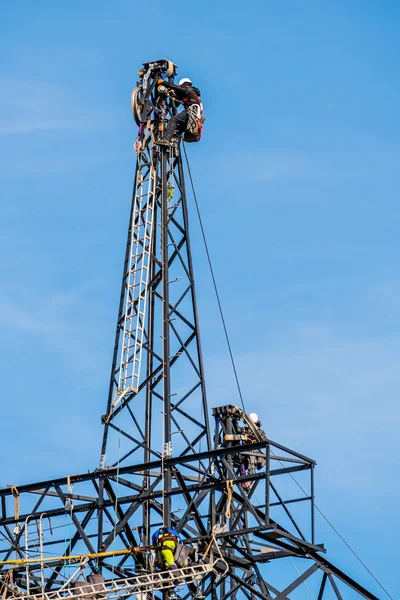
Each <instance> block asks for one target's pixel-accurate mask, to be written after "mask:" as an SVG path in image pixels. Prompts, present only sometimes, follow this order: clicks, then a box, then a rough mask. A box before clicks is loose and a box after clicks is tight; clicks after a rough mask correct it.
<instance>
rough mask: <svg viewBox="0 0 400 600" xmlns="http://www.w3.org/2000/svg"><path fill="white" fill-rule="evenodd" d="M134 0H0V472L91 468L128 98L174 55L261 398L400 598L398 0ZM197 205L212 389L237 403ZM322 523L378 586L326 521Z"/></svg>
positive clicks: (249, 369) (120, 222) (241, 338)
mask: <svg viewBox="0 0 400 600" xmlns="http://www.w3.org/2000/svg"><path fill="white" fill-rule="evenodd" d="M136 6H137V7H138V8H136ZM141 6H145V3H139V2H134V1H127V0H116V1H115V2H106V1H101V0H96V1H95V0H86V1H85V2H78V1H76V0H73V1H69V2H66V1H64V2H53V1H48V2H46V1H44V0H37V1H35V2H27V1H25V2H18V3H11V2H9V3H6V2H3V3H2V4H1V7H0V55H1V75H0V90H1V91H0V179H1V200H2V202H1V219H0V230H1V234H0V245H1V254H0V256H1V259H0V260H1V269H2V273H1V283H2V286H1V287H2V293H1V297H0V323H1V327H2V335H1V345H0V365H1V366H0V368H1V376H2V379H1V380H2V404H1V406H2V434H1V436H0V452H1V456H2V461H1V464H2V466H1V472H0V485H5V484H8V483H14V484H17V483H21V482H26V481H30V480H35V479H40V478H45V477H50V476H52V475H56V474H64V473H75V472H79V471H85V470H87V469H90V468H94V467H96V466H97V465H98V457H99V451H100V433H101V425H100V415H101V414H102V413H103V412H104V407H105V402H106V392H107V381H108V376H109V369H110V361H111V352H112V344H113V335H114V328H115V317H116V310H117V301H118V294H119V285H120V275H121V270H122V259H123V252H124V243H125V232H126V226H127V218H128V210H129V202H130V196H131V188H132V179H133V173H134V164H135V154H134V152H133V150H132V144H133V142H134V140H135V137H136V131H137V128H136V126H135V124H134V122H133V119H132V117H131V114H130V107H129V97H130V92H131V89H132V87H133V86H134V85H135V81H136V76H137V70H138V68H139V67H140V66H141V63H142V62H143V61H147V60H152V59H157V58H161V57H167V58H170V59H171V60H173V61H174V62H175V63H176V64H178V65H179V75H180V76H189V77H191V78H192V79H193V80H194V82H195V84H196V85H197V86H198V87H199V88H200V89H201V90H202V95H203V99H204V104H205V110H206V116H207V122H206V125H205V132H204V139H203V141H202V142H201V144H199V145H197V146H195V147H191V148H190V149H189V151H190V159H191V164H192V170H193V175H194V179H195V182H196V186H197V192H198V196H199V200H200V203H201V207H202V213H203V218H204V224H205V228H206V231H207V236H208V239H209V245H210V251H211V254H212V258H213V263H214V267H215V271H216V276H217V279H218V283H219V286H220V292H221V299H222V303H223V306H224V309H225V312H226V320H227V324H228V328H229V330H230V333H231V338H232V345H233V349H234V353H235V356H236V360H237V365H238V371H239V376H240V380H241V384H242V388H243V392H244V396H245V401H246V406H247V408H248V410H251V411H253V410H254V411H256V412H258V413H259V415H260V416H261V418H262V421H263V424H264V426H265V429H266V431H267V433H268V434H269V436H270V437H271V438H272V439H274V440H277V441H280V442H281V443H284V444H286V445H288V446H290V447H293V448H294V449H296V450H298V451H300V452H303V453H305V454H308V455H309V456H311V457H313V458H315V459H316V460H317V461H318V468H317V502H318V504H319V506H320V507H321V509H322V510H323V511H324V512H325V513H326V514H327V515H328V517H329V518H330V519H331V520H332V521H333V523H334V524H335V525H336V527H337V528H338V529H339V530H340V531H341V532H342V533H343V535H344V536H345V537H346V539H347V540H348V541H349V543H350V544H351V545H352V546H353V547H354V549H355V550H356V551H357V552H358V553H359V554H360V555H361V557H362V558H363V560H365V562H366V563H367V564H368V565H369V566H370V567H371V569H372V570H373V571H374V572H375V573H376V575H377V576H378V578H379V579H380V580H381V581H382V583H383V584H384V585H386V586H387V588H388V589H389V591H390V592H391V593H392V595H393V596H394V595H395V593H396V591H397V588H398V583H397V579H398V576H397V572H396V571H395V570H394V569H393V568H392V559H390V557H389V556H390V553H391V552H392V553H396V552H397V551H398V544H397V538H398V535H399V533H400V531H399V516H398V505H399V500H400V486H399V472H400V464H399V463H400V459H399V453H398V451H397V450H398V441H399V420H400V418H399V417H400V409H399V391H400V370H399V361H400V313H399V299H398V298H399V293H400V277H399V249H400V244H399V227H400V210H399V156H400V152H399V150H400V139H399V113H400V111H399V106H400V102H399V100H400V99H399V89H400V86H399V78H398V62H399V46H400V42H399V25H400V5H399V3H398V2H397V1H394V0H385V1H384V2H382V0H326V1H323V2H321V1H320V0H318V1H317V0H303V1H302V2H298V1H296V0H291V1H289V0H252V1H251V2H247V3H246V2H238V1H232V0H229V1H228V0H219V1H215V0H213V1H212V2H211V1H209V0H204V1H203V2H201V3H191V2H189V3H188V2H186V3H184V2H177V1H175V0H170V1H169V2H161V1H159V0H153V2H151V3H149V4H148V6H149V7H150V6H152V7H153V8H152V9H150V8H148V11H149V12H148V13H146V10H145V9H144V8H142V7H141ZM191 209H193V207H192V206H191ZM191 212H192V215H193V220H192V238H193V250H194V260H195V268H196V275H197V282H198V291H199V304H200V319H201V326H202V334H203V348H204V352H205V366H206V373H207V376H208V390H209V397H210V404H211V405H212V404H217V403H218V404H221V403H223V402H226V403H228V402H237V395H236V392H235V386H234V381H233V377H232V372H231V370H230V366H229V361H228V356H227V351H226V347H225V345H224V340H223V336H222V331H221V327H220V324H219V318H218V314H217V307H216V303H215V299H214V297H213V292H212V287H211V282H210V276H209V273H208V268H207V265H206V260H205V254H204V249H203V247H202V244H201V239H200V233H199V228H198V224H197V223H196V221H195V219H194V211H193V210H191ZM216 332H219V333H216ZM317 537H318V539H319V540H321V541H322V540H324V541H325V542H326V545H327V547H328V550H329V556H330V557H331V558H332V559H333V560H335V561H336V562H337V563H338V564H339V565H340V566H342V567H343V568H345V569H346V570H347V571H348V572H349V573H351V574H353V575H355V576H356V577H358V578H359V579H360V581H361V582H362V583H363V584H364V585H367V586H370V588H371V590H373V591H375V593H377V594H378V596H379V597H381V596H382V597H383V594H381V592H380V591H379V588H378V587H377V586H376V584H374V582H373V581H372V580H370V578H369V576H368V574H367V573H366V572H365V571H363V570H362V568H361V567H359V565H358V564H357V563H356V562H355V560H354V558H353V557H352V556H351V554H350V553H349V552H348V550H347V549H346V548H345V546H343V544H342V543H341V542H340V540H338V539H337V538H336V537H335V536H334V535H333V534H332V533H331V532H330V531H329V529H328V528H327V527H326V526H325V525H324V523H323V522H321V521H320V520H319V521H318V536H317Z"/></svg>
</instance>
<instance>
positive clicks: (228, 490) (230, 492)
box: [225, 479, 233, 519]
mask: <svg viewBox="0 0 400 600" xmlns="http://www.w3.org/2000/svg"><path fill="white" fill-rule="evenodd" d="M226 495H227V501H226V510H225V519H230V518H231V504H232V496H233V479H227V480H226Z"/></svg>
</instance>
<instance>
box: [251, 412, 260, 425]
mask: <svg viewBox="0 0 400 600" xmlns="http://www.w3.org/2000/svg"><path fill="white" fill-rule="evenodd" d="M249 418H250V419H251V420H252V421H253V423H257V422H258V415H257V414H256V413H250V414H249Z"/></svg>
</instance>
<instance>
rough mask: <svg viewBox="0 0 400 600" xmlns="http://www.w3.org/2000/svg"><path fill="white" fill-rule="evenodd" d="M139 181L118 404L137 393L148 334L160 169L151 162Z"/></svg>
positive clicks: (127, 285) (116, 394)
mask: <svg viewBox="0 0 400 600" xmlns="http://www.w3.org/2000/svg"><path fill="white" fill-rule="evenodd" d="M138 173H139V177H138V180H137V182H136V190H135V199H134V211H133V215H132V222H131V243H130V249H129V263H128V274H127V281H126V292H125V319H124V325H123V344H122V350H121V357H120V368H119V379H118V387H117V390H116V393H115V397H114V400H113V404H112V405H113V407H114V408H115V407H116V406H117V405H118V404H119V402H121V400H122V399H123V398H124V396H125V395H126V393H127V392H134V393H137V391H138V389H139V384H140V367H141V362H142V349H143V343H144V338H145V333H144V327H145V318H146V309H147V285H148V281H149V269H150V260H151V251H152V245H153V236H154V223H153V221H154V207H155V200H156V184H157V182H156V170H155V169H154V167H153V166H152V165H151V166H150V167H149V173H148V176H147V178H146V179H143V177H142V176H141V170H140V168H139V169H138Z"/></svg>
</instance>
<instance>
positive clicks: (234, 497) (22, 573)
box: [0, 60, 377, 600]
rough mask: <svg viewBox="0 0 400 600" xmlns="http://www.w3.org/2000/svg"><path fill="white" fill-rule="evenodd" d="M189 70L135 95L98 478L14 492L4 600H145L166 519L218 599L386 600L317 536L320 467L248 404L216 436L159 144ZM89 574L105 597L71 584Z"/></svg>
mask: <svg viewBox="0 0 400 600" xmlns="http://www.w3.org/2000/svg"><path fill="white" fill-rule="evenodd" d="M175 72H176V67H175V65H173V64H172V63H171V62H169V61H165V60H160V61H155V62H152V63H145V64H144V68H143V69H142V70H141V71H139V82H138V86H137V88H136V89H135V90H134V92H133V94H132V110H133V114H134V117H135V119H136V121H137V123H138V126H139V134H138V140H137V143H136V148H137V150H138V159H137V166H136V174H135V183H134V191H133V198H132V205H131V212H130V219H129V228H128V238H127V244H126V253H125V261H124V269H123V277H122V288H121V294H120V303H119V311H118V319H117V330H116V337H115V345H114V353H113V361H112V368H111V378H110V386H109V394H108V401H107V409H106V413H105V414H104V415H103V417H102V422H103V424H104V436H103V442H102V449H101V461H100V468H99V469H96V470H95V471H92V472H89V473H85V474H80V475H71V476H67V477H61V478H59V479H54V480H49V481H41V482H38V483H33V484H28V485H23V486H19V487H18V488H15V487H9V488H7V489H3V490H0V536H1V541H0V578H1V579H0V581H1V582H2V586H3V587H2V591H3V592H4V594H5V595H3V598H5V597H6V595H9V596H14V597H20V596H21V595H25V596H26V595H29V596H33V597H36V596H37V597H39V596H40V597H45V598H48V599H49V600H50V599H51V598H62V597H68V598H72V597H80V598H84V597H97V598H105V597H110V598H111V597H117V596H125V597H126V596H129V595H138V594H141V595H142V597H143V598H144V595H143V590H144V592H145V593H146V594H147V592H148V591H149V589H150V588H148V587H146V588H143V586H142V588H141V589H138V588H137V587H135V586H136V585H137V581H138V580H137V578H138V577H142V578H144V579H143V581H144V580H146V582H147V584H148V585H150V584H149V581H150V579H149V573H152V571H151V553H150V552H148V553H146V552H140V553H138V552H134V551H133V550H132V549H133V548H135V547H137V546H144V547H145V546H146V545H147V544H149V541H150V534H151V531H153V530H154V528H156V527H159V526H161V525H162V524H164V525H167V526H173V527H174V528H175V529H176V530H178V531H179V532H181V534H182V536H183V537H184V539H185V540H186V542H187V543H188V544H191V545H192V546H193V547H195V548H197V549H198V552H199V556H200V559H201V560H203V564H204V565H208V566H207V568H204V569H203V570H202V574H201V581H197V584H196V585H200V586H201V589H202V591H203V593H204V595H205V596H210V597H212V598H213V599H216V598H218V599H220V600H225V599H226V598H243V599H244V600H245V599H248V600H255V599H256V598H261V599H272V598H273V599H275V600H277V599H279V600H289V599H297V598H298V599H301V598H308V597H309V595H310V594H311V596H312V597H314V598H315V599H317V598H318V600H320V599H328V600H329V599H330V598H337V599H341V598H346V599H347V598H353V597H354V598H359V597H362V598H368V599H371V600H372V599H376V598H377V597H376V596H375V595H373V594H372V593H370V592H368V591H367V590H366V589H365V588H364V587H362V586H361V585H360V584H358V583H357V582H356V581H354V580H353V579H352V578H350V577H349V576H348V575H346V574H345V573H343V572H342V571H341V570H340V569H338V568H337V567H336V566H334V565H333V564H332V563H331V562H329V561H328V560H327V559H326V558H325V555H324V553H325V550H324V547H323V545H321V544H319V543H316V541H315V527H314V467H315V462H314V461H313V460H312V459H310V458H308V457H306V456H303V455H302V454H299V453H298V452H295V451H293V450H291V449H289V448H287V447H285V446H283V445H281V444H278V443H276V442H274V441H272V440H270V439H269V438H267V437H266V436H265V434H264V432H263V431H262V430H261V428H260V425H259V424H258V425H256V424H254V423H253V422H252V421H251V419H249V417H248V415H246V414H245V413H244V411H241V410H240V409H238V408H236V407H234V406H226V407H218V408H215V409H214V411H213V421H214V422H213V426H212V428H211V425H210V419H209V413H208V408H207V399H206V390H205V378H204V370H203V362H202V353H201V344H200V335H199V324H198V315H197V306H196V295H195V284H194V274H193V265H192V257H191V249H190V239H189V227H188V208H187V200H186V191H185V178H184V169H183V164H182V160H181V156H180V153H179V145H178V144H176V145H173V146H171V147H158V146H157V145H156V144H155V141H156V137H157V136H158V135H159V132H160V131H162V128H163V126H164V121H165V119H166V118H168V117H169V116H171V115H173V114H175V112H176V110H177V106H176V102H175V100H174V98H173V96H171V95H169V94H167V93H165V88H162V87H161V88H160V83H161V82H160V79H161V78H163V79H164V80H169V81H173V78H174V76H175ZM212 431H213V434H212V433H211V432H212ZM213 553H214V554H213ZM72 555H74V556H76V555H82V560H81V561H80V563H81V564H80V565H78V571H77V567H76V561H74V560H73V559H72V558H70V559H68V557H72ZM32 558H36V559H37V561H36V562H35V561H33V560H32ZM200 564H202V563H200ZM200 570H201V569H200ZM88 573H101V574H102V575H103V576H104V584H102V585H103V587H101V589H100V588H96V590H94V588H93V589H92V588H90V589H89V591H88V588H87V587H86V588H82V586H81V587H80V588H79V586H78V587H76V586H75V587H72V588H71V585H70V583H69V582H70V580H71V581H72V582H73V581H74V578H75V579H76V577H79V575H80V576H81V578H82V576H87V575H88ZM191 573H192V572H191ZM135 578H136V579H135ZM146 578H147V579H146ZM154 578H155V579H157V581H158V582H159V581H160V576H159V575H157V574H156V573H155V574H154ZM161 579H162V577H161ZM198 579H199V576H198V574H197V580H198ZM188 581H189V578H188V577H187V578H186V579H185V577H183V583H181V584H179V585H178V592H179V595H180V597H182V598H184V599H185V598H188V597H190V596H191V595H192V594H193V581H194V578H193V580H190V581H191V583H189V584H188ZM124 582H126V584H124ZM128 582H132V584H128ZM147 584H146V585H147ZM129 586H130V587H129ZM150 587H151V586H150ZM168 587H171V585H170V584H167V583H165V581H164V584H163V585H158V586H157V585H156V584H154V587H153V591H154V592H155V594H156V596H157V594H158V593H159V592H157V590H160V589H161V590H162V589H164V588H168ZM120 588H121V589H122V590H123V591H121V592H118V589H120ZM79 590H80V591H79ZM99 590H100V591H99ZM0 591H1V590H0ZM95 591H96V593H95ZM161 593H163V592H161ZM164 594H165V592H164Z"/></svg>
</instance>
